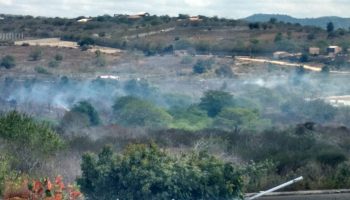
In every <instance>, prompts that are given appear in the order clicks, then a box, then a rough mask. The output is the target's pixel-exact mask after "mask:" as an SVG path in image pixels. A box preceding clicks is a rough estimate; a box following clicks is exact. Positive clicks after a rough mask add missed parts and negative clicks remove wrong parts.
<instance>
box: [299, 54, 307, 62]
mask: <svg viewBox="0 0 350 200" xmlns="http://www.w3.org/2000/svg"><path fill="white" fill-rule="evenodd" d="M299 61H300V62H302V63H305V62H308V61H309V56H308V55H307V54H306V53H303V54H302V55H301V57H300V59H299Z"/></svg>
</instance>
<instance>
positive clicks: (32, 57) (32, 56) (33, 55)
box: [29, 48, 43, 61]
mask: <svg viewBox="0 0 350 200" xmlns="http://www.w3.org/2000/svg"><path fill="white" fill-rule="evenodd" d="M42 55H43V51H42V50H41V49H39V48H37V49H35V50H34V51H32V52H30V54H29V58H30V60H32V61H37V60H40V59H41V57H42Z"/></svg>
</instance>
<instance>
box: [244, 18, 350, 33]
mask: <svg viewBox="0 0 350 200" xmlns="http://www.w3.org/2000/svg"><path fill="white" fill-rule="evenodd" d="M271 18H273V19H276V20H278V21H281V22H285V23H292V24H301V25H303V26H317V27H321V28H323V29H326V27H327V24H328V23H329V22H332V23H333V24H334V26H335V27H336V28H343V29H349V28H350V18H342V17H335V16H325V17H317V18H295V17H291V16H289V15H278V14H254V15H252V16H249V17H246V18H244V20H247V21H249V22H268V21H270V19H271Z"/></svg>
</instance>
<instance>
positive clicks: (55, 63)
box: [48, 60, 60, 68]
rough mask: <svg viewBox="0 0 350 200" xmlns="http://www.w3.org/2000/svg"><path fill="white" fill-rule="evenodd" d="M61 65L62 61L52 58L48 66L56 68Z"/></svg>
mask: <svg viewBox="0 0 350 200" xmlns="http://www.w3.org/2000/svg"><path fill="white" fill-rule="evenodd" d="M59 65H60V62H59V61H57V60H51V61H50V62H49V64H48V66H49V67H51V68H56V67H58V66H59Z"/></svg>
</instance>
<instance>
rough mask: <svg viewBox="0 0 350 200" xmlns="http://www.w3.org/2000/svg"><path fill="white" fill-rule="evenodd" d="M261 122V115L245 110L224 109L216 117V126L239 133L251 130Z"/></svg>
mask: <svg viewBox="0 0 350 200" xmlns="http://www.w3.org/2000/svg"><path fill="white" fill-rule="evenodd" d="M258 121H259V114H258V113H257V112H256V111H252V110H249V109H245V108H224V109H223V110H222V111H221V112H220V113H219V114H218V116H217V117H216V119H215V121H214V126H215V127H217V128H222V129H224V130H229V131H231V130H234V131H235V132H239V131H240V130H241V129H242V128H251V127H253V126H254V125H255V124H256V123H257V122H258Z"/></svg>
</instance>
